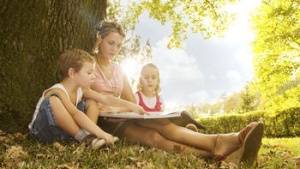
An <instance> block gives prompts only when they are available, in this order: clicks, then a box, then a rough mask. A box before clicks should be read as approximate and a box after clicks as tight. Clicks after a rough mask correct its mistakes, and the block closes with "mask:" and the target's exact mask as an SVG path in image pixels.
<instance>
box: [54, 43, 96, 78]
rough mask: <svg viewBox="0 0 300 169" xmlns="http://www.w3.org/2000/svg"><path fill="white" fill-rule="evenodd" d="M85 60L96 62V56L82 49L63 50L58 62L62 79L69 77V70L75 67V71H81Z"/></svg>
mask: <svg viewBox="0 0 300 169" xmlns="http://www.w3.org/2000/svg"><path fill="white" fill-rule="evenodd" d="M85 62H90V63H95V60H94V57H93V56H92V55H90V54H89V53H87V52H86V51H83V50H80V49H70V50H67V51H65V52H63V53H62V54H61V56H60V60H59V64H58V73H59V77H60V79H61V80H63V79H64V78H66V77H69V74H68V71H69V69H70V68H73V69H74V71H75V72H78V71H80V69H81V68H82V66H83V64H84V63H85Z"/></svg>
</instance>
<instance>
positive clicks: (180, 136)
mask: <svg viewBox="0 0 300 169" xmlns="http://www.w3.org/2000/svg"><path fill="white" fill-rule="evenodd" d="M139 125H142V126H144V127H149V128H152V129H155V130H156V131H158V132H159V133H160V134H161V135H162V136H163V137H165V138H167V139H169V140H172V141H175V142H179V143H182V144H185V145H189V146H193V147H196V148H199V149H201V150H206V151H209V152H212V153H213V154H220V155H225V156H226V155H228V154H230V153H232V152H233V151H235V150H237V149H239V148H240V147H241V143H240V141H239V133H230V134H218V135H217V134H202V133H198V132H194V131H192V130H189V129H187V128H184V127H180V126H177V125H175V124H174V123H171V122H170V121H168V120H167V119H162V120H158V121H157V120H154V121H153V120H147V121H143V122H141V123H139Z"/></svg>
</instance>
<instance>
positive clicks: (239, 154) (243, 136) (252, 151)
mask: <svg viewBox="0 0 300 169" xmlns="http://www.w3.org/2000/svg"><path fill="white" fill-rule="evenodd" d="M263 130H264V128H263V123H261V122H255V124H253V125H248V126H247V127H245V128H244V129H242V130H241V131H240V133H239V142H240V144H241V148H239V149H238V150H236V151H234V152H233V153H231V154H229V155H219V154H214V153H213V159H214V160H216V161H217V162H222V161H224V162H226V163H234V164H236V165H239V164H240V163H245V164H246V165H248V166H250V165H252V164H253V163H254V162H255V161H256V160H257V154H258V151H259V149H260V145H261V140H262V136H263ZM218 140H219V135H218V136H217V138H216V143H215V149H216V146H217V143H218Z"/></svg>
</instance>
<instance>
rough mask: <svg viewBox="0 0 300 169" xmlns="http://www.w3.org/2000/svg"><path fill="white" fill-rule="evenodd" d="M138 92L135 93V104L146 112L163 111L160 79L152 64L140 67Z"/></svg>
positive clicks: (156, 69)
mask: <svg viewBox="0 0 300 169" xmlns="http://www.w3.org/2000/svg"><path fill="white" fill-rule="evenodd" d="M137 89H138V91H137V92H136V93H135V99H136V102H137V103H138V104H139V105H140V106H142V107H143V108H144V110H146V111H150V112H156V111H163V110H164V107H165V104H164V102H163V100H162V98H161V97H160V91H161V88H160V78H159V70H158V68H157V67H156V66H155V65H154V64H152V63H149V64H146V65H145V66H143V67H142V69H141V73H140V78H139V82H138V85H137Z"/></svg>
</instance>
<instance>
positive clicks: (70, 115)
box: [28, 49, 145, 149]
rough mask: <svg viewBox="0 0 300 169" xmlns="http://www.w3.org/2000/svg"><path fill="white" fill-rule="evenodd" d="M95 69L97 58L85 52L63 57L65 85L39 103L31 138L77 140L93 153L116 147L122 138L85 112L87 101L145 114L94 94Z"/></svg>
mask: <svg viewBox="0 0 300 169" xmlns="http://www.w3.org/2000/svg"><path fill="white" fill-rule="evenodd" d="M94 69H95V61H94V58H93V57H92V56H91V55H90V54H88V53H87V52H85V51H82V50H78V49H73V50H68V51H66V52H64V53H63V54H62V55H61V57H60V62H59V74H60V76H61V79H62V81H61V82H60V83H57V84H55V85H53V86H52V87H51V88H49V89H47V90H45V91H44V92H43V94H42V97H41V98H40V99H39V101H38V103H37V106H36V110H35V112H34V115H33V119H32V122H31V123H30V124H29V126H28V127H29V134H30V136H31V137H33V138H35V139H38V140H41V141H44V142H47V143H51V142H53V141H56V140H58V141H68V140H70V139H71V138H72V137H74V138H75V139H76V140H78V141H79V142H84V143H85V144H86V146H91V147H92V148H93V149H98V148H100V147H101V146H103V145H104V144H107V145H112V144H113V143H114V142H115V141H116V140H117V139H118V138H116V137H113V136H112V135H111V134H108V133H106V132H104V131H103V130H101V129H100V128H99V127H98V126H97V125H96V124H95V123H93V122H92V121H91V120H90V119H89V118H88V117H87V116H86V115H85V114H84V113H83V112H82V111H84V107H85V106H84V102H82V98H83V97H86V98H90V99H95V100H97V101H99V102H103V103H105V104H108V105H122V106H126V107H129V108H130V109H132V110H133V111H135V112H137V113H141V114H143V113H145V111H144V110H143V109H142V108H141V107H139V106H137V105H135V104H132V103H130V102H127V101H123V100H121V99H117V98H114V97H110V96H105V95H101V94H99V93H97V92H95V91H92V90H91V89H90V88H89V87H90V85H91V83H92V82H93V81H94V79H95V76H94Z"/></svg>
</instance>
